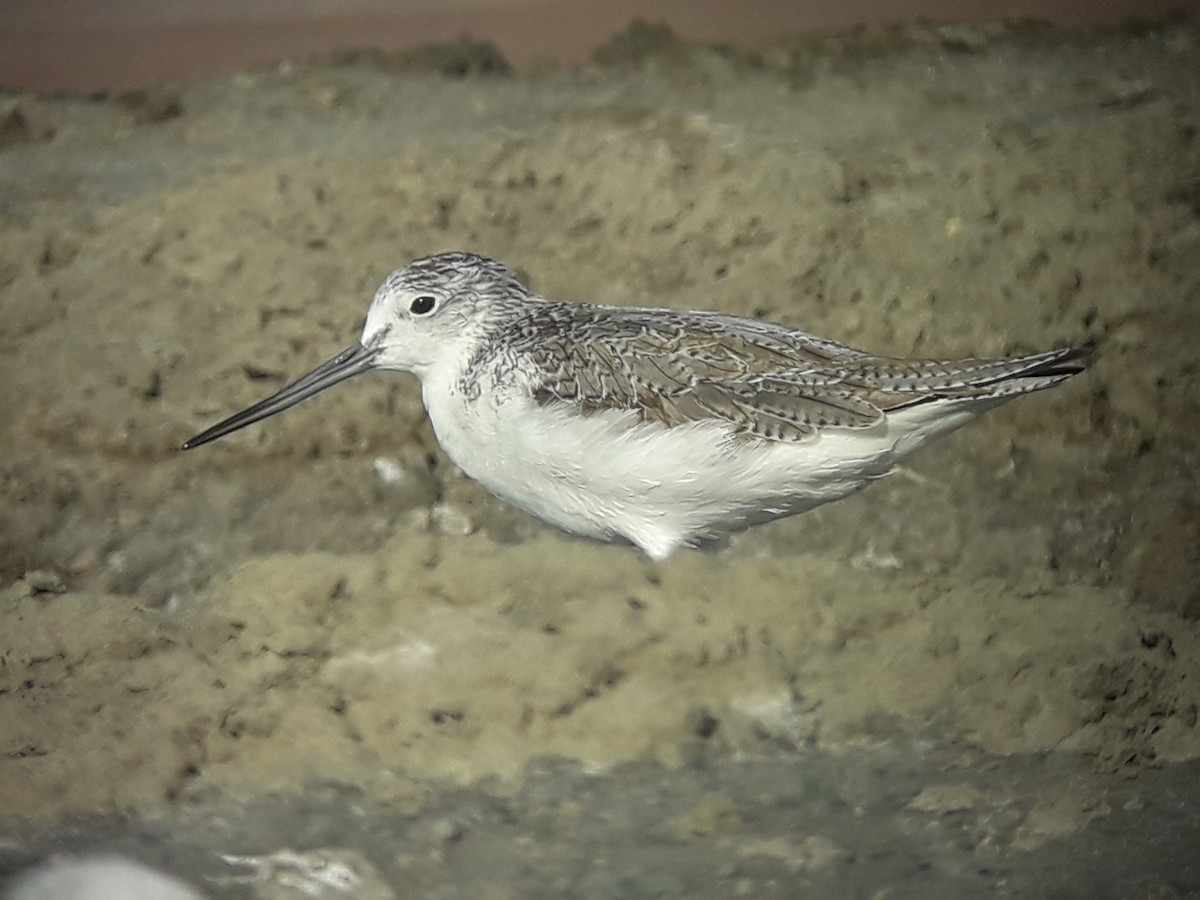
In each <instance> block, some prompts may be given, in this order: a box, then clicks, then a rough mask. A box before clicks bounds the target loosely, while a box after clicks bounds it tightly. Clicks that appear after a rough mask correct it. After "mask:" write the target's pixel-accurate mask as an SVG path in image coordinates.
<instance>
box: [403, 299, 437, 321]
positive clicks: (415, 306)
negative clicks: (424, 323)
mask: <svg viewBox="0 0 1200 900" xmlns="http://www.w3.org/2000/svg"><path fill="white" fill-rule="evenodd" d="M435 309H437V297H431V296H429V294H422V295H421V296H420V297H414V298H413V302H412V303H410V304H408V311H409V312H410V313H412V314H413V315H414V316H427V315H429V314H430V313H431V312H433V311H434V310H435Z"/></svg>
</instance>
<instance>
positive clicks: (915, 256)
mask: <svg viewBox="0 0 1200 900" xmlns="http://www.w3.org/2000/svg"><path fill="white" fill-rule="evenodd" d="M1198 134H1200V32H1197V30H1196V29H1195V28H1192V27H1189V26H1186V25H1178V24H1177V25H1167V26H1163V27H1159V28H1149V29H1139V30H1129V31H1124V32H1120V33H1109V34H1091V35H1082V34H1073V33H1066V32H1060V31H1053V30H1048V29H1043V28H1038V27H1032V26H1021V27H1001V26H996V27H978V28H962V27H955V28H936V27H914V28H905V29H898V30H889V31H874V32H860V33H856V34H849V35H839V36H836V37H830V38H819V39H817V38H804V39H800V38H796V39H786V40H780V41H778V42H776V43H774V44H772V45H770V46H767V47H765V48H763V49H762V50H761V51H755V52H752V53H748V52H737V53H734V52H732V51H725V50H720V49H712V48H704V47H695V46H688V45H684V44H681V43H678V42H675V41H673V40H672V39H671V38H670V36H669V35H667V34H664V33H661V32H658V31H655V30H653V29H645V28H641V29H634V30H632V31H630V32H629V33H627V34H626V35H624V36H622V37H621V38H619V39H618V40H615V41H614V42H612V43H611V44H610V45H608V46H607V47H606V48H605V49H604V50H603V51H602V52H601V53H600V54H598V61H597V63H596V64H595V65H592V66H588V67H585V68H582V69H546V70H542V71H537V72H526V73H520V74H513V73H512V72H510V71H508V69H507V67H506V65H505V64H504V63H503V60H501V59H499V58H498V57H497V56H496V55H494V54H491V53H489V52H487V51H486V48H479V47H473V46H466V45H464V46H460V47H454V48H440V49H439V50H435V51H429V52H425V53H423V54H419V55H416V56H408V57H402V58H397V57H386V56H382V55H378V54H351V55H343V56H341V57H339V58H336V59H328V60H322V61H317V62H308V63H287V64H281V65H279V66H277V67H274V68H271V69H269V70H259V71H253V72H245V73H241V74H238V75H235V76H232V77H229V78H226V79H223V80H219V81H210V82H201V83H190V84H183V85H164V86H161V87H159V88H155V89H152V90H149V91H143V92H137V93H132V94H126V95H122V96H118V97H101V98H62V97H60V98H50V97H36V96H29V95H18V94H9V95H6V96H4V97H3V98H2V99H0V310H2V311H3V315H2V316H0V348H2V353H0V385H2V389H0V422H2V423H3V427H2V429H0V583H2V584H3V589H2V592H0V652H2V654H3V655H2V657H0V664H2V667H0V807H2V808H0V836H2V842H0V878H3V877H6V876H11V875H12V874H13V873H15V872H17V871H19V870H21V869H23V868H24V867H25V866H27V865H29V864H30V863H33V862H36V861H38V860H40V859H42V858H43V857H45V856H47V855H48V854H51V853H55V852H87V851H97V850H119V851H121V852H124V853H126V854H127V855H130V856H132V857H135V858H138V859H142V860H145V861H147V862H151V863H154V864H156V865H158V866H160V867H162V868H165V869H167V870H169V871H172V872H175V873H177V874H179V875H181V876H182V877H184V878H186V879H187V880H189V881H190V882H191V883H193V884H194V885H196V886H198V887H199V888H201V889H202V890H203V891H205V892H206V893H207V894H209V895H211V896H214V897H271V898H276V897H280V898H281V897H300V896H328V897H334V896H360V897H380V898H385V897H401V896H404V897H409V896H412V897H439V898H448V897H484V896H486V897H496V898H502V897H513V898H517V897H540V896H546V897H552V896H581V897H584V896H586V897H649V896H688V897H696V896H712V897H725V896H752V897H759V896H763V897H765V896H780V897H791V896H797V895H799V894H802V893H809V894H811V895H812V896H863V897H867V896H888V897H942V896H944V897H955V896H966V895H972V896H981V895H999V896H1018V895H1019V896H1056V897H1066V896H1079V897H1084V896H1086V897H1107V896H1112V897H1129V896H1144V897H1175V896H1188V895H1190V894H1195V893H1197V892H1200V861H1198V860H1200V853H1197V852H1196V848H1197V847H1198V846H1200V812H1197V809H1198V803H1197V801H1198V800H1200V762H1198V760H1200V728H1198V727H1197V711H1198V708H1200V510H1198V505H1200V501H1198V499H1197V498H1198V494H1197V489H1196V488H1197V463H1198V459H1197V456H1198V454H1197V443H1198V442H1197V437H1196V433H1197V426H1198V425H1200V410H1198V396H1200V394H1198V392H1197V354H1196V350H1195V346H1196V336H1197V335H1198V334H1200V136H1198ZM447 249H468V250H474V251H478V252H483V253H486V254H489V255H493V256H496V257H498V258H500V259H502V260H505V261H506V262H508V263H509V264H511V265H513V266H514V267H517V268H518V269H519V270H520V271H521V272H522V273H524V274H525V275H526V276H527V277H528V279H529V280H530V281H531V282H532V284H533V286H534V287H535V288H536V289H537V290H539V291H541V292H543V293H545V294H547V295H548V296H552V297H556V298H561V299H579V300H591V301H598V302H604V303H614V304H636V305H662V306H683V307H702V308H711V309H720V310H724V311H728V312H734V313H741V314H750V315H759V316H764V317H768V318H771V319H776V320H780V321H784V322H788V323H792V324H796V325H800V326H803V327H806V328H809V329H811V330H813V331H816V332H818V333H821V334H825V335H828V336H830V337H835V338H838V339H841V340H844V341H846V342H848V343H851V344H855V345H858V346H862V347H865V348H868V349H871V350H875V351H878V352H883V353H890V354H895V355H929V356H957V355H963V356H966V355H1004V354H1015V353H1020V352H1026V351H1031V350H1035V349H1041V348H1047V347H1051V346H1056V345H1062V344H1075V343H1081V342H1084V341H1089V340H1090V341H1095V342H1098V343H1099V345H1100V348H1101V353H1100V357H1099V360H1098V362H1097V364H1096V365H1095V367H1094V369H1093V370H1092V371H1090V372H1088V373H1087V374H1086V375H1084V376H1082V377H1080V378H1077V379H1074V380H1073V381H1072V382H1071V383H1069V384H1067V385H1065V386H1063V387H1061V388H1058V389H1055V390H1054V391H1051V392H1047V393H1044V394H1039V395H1037V396H1034V397H1030V398H1025V399H1022V400H1020V401H1019V402H1017V403H1014V404H1012V405H1010V406H1006V407H1004V408H1003V409H1001V410H998V411H996V412H993V413H990V414H989V415H988V416H986V417H984V418H983V419H981V420H979V421H977V422H975V423H972V424H971V425H970V426H968V427H967V428H965V429H964V430H963V431H961V432H960V433H958V434H956V435H954V436H953V437H952V438H950V439H948V440H946V441H944V442H943V443H941V444H940V445H937V446H935V447H932V448H929V449H928V450H926V451H925V452H924V453H923V454H922V455H920V456H918V457H916V458H915V459H914V460H912V462H911V465H909V466H907V467H906V469H905V470H904V471H902V472H901V473H899V474H897V475H896V476H893V477H892V478H890V479H888V480H886V481H884V482H882V483H879V484H877V485H874V486H873V487H871V488H870V489H869V490H867V491H866V492H864V493H862V494H860V495H857V496H855V497H852V498H849V499H847V500H845V501H842V502H839V503H837V504H834V505H832V506H829V507H826V508H823V509H820V510H817V511H815V512H813V513H810V514H807V515H805V516H801V517H798V518H796V519H793V520H789V521H785V522H781V523H777V524H774V525H771V526H765V527H760V528H758V529H756V530H753V531H751V532H749V533H747V534H744V535H741V536H739V537H737V538H736V539H735V540H734V541H733V542H732V544H731V545H730V546H729V547H727V548H725V549H723V550H720V551H719V552H716V553H700V552H683V553H680V554H678V555H676V556H675V557H673V558H671V559H670V560H669V561H667V562H665V563H662V564H654V563H650V562H648V561H647V560H646V559H644V558H642V557H640V556H639V555H638V554H637V552H635V551H634V550H633V549H631V548H628V547H622V546H601V545H596V544H591V543H588V542H584V541H580V540H577V539H573V538H570V537H566V536H563V535H560V534H558V533H556V532H554V531H553V530H551V529H548V528H545V527H543V526H541V525H539V524H538V523H536V522H534V521H533V520H531V519H529V518H527V517H525V516H523V515H521V514H519V513H517V512H515V511H513V510H511V509H509V508H507V507H505V506H503V505H502V504H501V503H499V502H498V501H496V500H494V499H492V498H491V497H489V496H488V495H487V494H486V493H485V492H484V491H483V490H482V489H480V488H478V487H477V486H475V485H473V484H472V483H470V482H469V481H467V480H466V479H464V478H463V476H462V475H461V474H459V473H458V472H456V471H455V469H454V467H453V466H452V465H451V464H450V463H449V462H448V461H447V460H446V459H445V457H444V456H442V455H441V453H440V451H439V450H438V448H437V445H436V442H435V440H434V439H433V436H432V434H431V432H430V430H429V427H428V425H427V423H426V422H425V420H424V417H423V412H422V408H421V404H420V398H419V394H418V392H417V389H416V384H415V382H414V381H413V380H412V379H409V378H406V377H402V376H389V375H377V376H372V377H370V378H364V379H361V380H358V381H355V382H352V383H350V384H347V385H343V386H341V387H339V388H337V389H335V390H334V391H332V392H330V393H329V394H327V395H324V396H322V397H320V398H319V399H316V400H314V401H312V402H310V403H308V404H306V405H304V406H303V407H301V408H299V409H296V410H294V411H292V412H290V413H288V414H287V415H285V416H282V417H280V418H277V419H273V420H271V421H269V422H267V423H264V424H262V425H260V426H256V427H254V428H252V429H249V430H247V431H245V432H242V433H239V434H238V435H236V436H234V437H231V438H228V439H226V440H224V441H222V442H220V443H218V444H215V445H213V446H211V447H205V448H202V449H200V450H196V451H193V452H189V453H186V454H181V453H179V452H178V451H177V450H176V448H177V446H178V444H179V443H180V441H182V440H183V439H185V438H187V437H189V436H191V435H192V434H194V433H195V432H196V431H197V430H199V429H200V428H201V427H203V426H205V425H208V424H211V423H212V422H214V421H215V420H216V419H218V418H221V417H223V416H225V415H227V414H228V413H230V412H233V411H234V410H236V409H239V408H241V407H242V406H244V405H246V404H248V403H249V402H252V401H254V400H256V399H258V398H259V397H261V396H264V395H265V394H267V393H269V392H270V391H271V390H273V389H274V388H276V387H278V386H279V385H280V384H281V383H282V382H283V380H284V379H285V378H287V377H288V376H294V375H296V374H298V373H300V372H301V371H304V370H306V369H307V368H309V367H310V366H312V365H313V364H315V363H317V362H319V361H321V360H323V359H325V358H327V357H328V356H330V355H332V353H334V352H336V351H337V350H339V349H341V348H342V347H343V346H344V345H346V344H347V343H349V342H350V341H351V340H353V338H354V337H355V336H356V334H357V330H358V327H359V325H360V323H361V319H362V315H363V313H364V311H365V309H366V304H367V302H368V300H369V297H370V294H371V293H372V292H373V290H374V288H375V286H376V284H377V283H378V282H379V281H380V280H381V279H382V277H383V276H384V275H386V274H387V272H388V271H390V270H391V269H393V268H395V267H397V266H399V265H401V264H403V263H404V262H406V261H407V260H408V259H410V258H412V257H414V256H419V255H424V254H427V253H431V252H435V251H439V250H447Z"/></svg>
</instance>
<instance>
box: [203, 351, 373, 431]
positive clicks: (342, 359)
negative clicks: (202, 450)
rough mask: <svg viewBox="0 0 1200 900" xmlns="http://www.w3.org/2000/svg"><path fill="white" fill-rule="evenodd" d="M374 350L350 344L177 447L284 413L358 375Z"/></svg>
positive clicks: (367, 366)
mask: <svg viewBox="0 0 1200 900" xmlns="http://www.w3.org/2000/svg"><path fill="white" fill-rule="evenodd" d="M377 352H378V351H376V350H368V349H367V348H366V347H364V346H363V345H362V344H351V345H350V346H349V347H347V348H346V349H345V350H343V351H342V352H341V353H339V354H338V355H337V356H335V357H334V358H333V359H331V360H329V362H326V363H322V364H321V365H319V366H317V367H316V368H315V369H313V370H312V371H311V372H309V373H308V374H307V375H302V376H301V377H300V378H297V379H296V380H295V381H293V382H292V383H291V384H289V385H288V386H287V387H285V388H282V389H281V390H279V391H278V392H276V393H274V394H272V395H271V396H270V397H267V398H266V399H265V400H260V401H259V402H258V403H255V404H254V405H253V406H251V407H249V408H247V409H243V410H242V411H241V412H239V413H234V414H233V415H232V416H230V417H229V418H228V419H225V420H224V421H222V422H218V423H217V424H216V425H214V426H212V428H207V429H205V430H204V431H202V432H200V433H199V434H198V435H196V436H195V437H194V438H192V439H191V440H188V441H184V442H183V444H182V445H181V446H180V448H179V449H180V450H191V449H192V448H193V447H199V446H200V445H201V444H207V443H208V442H209V441H215V440H216V439H217V438H219V437H224V436H225V435H227V434H229V433H230V432H232V431H237V430H238V429H239V428H245V427H246V426H247V425H253V424H254V423H255V422H259V421H262V420H263V419H265V418H266V417H267V416H273V415H275V413H278V412H283V411H284V410H285V409H289V408H291V407H293V406H295V405H296V404H297V403H299V402H300V401H301V400H307V399H308V398H309V397H311V396H312V395H313V394H319V393H320V392H321V391H323V390H325V388H327V387H333V385H335V384H337V383H338V382H339V381H345V380H346V379H347V378H351V377H353V376H355V375H358V374H361V373H362V372H365V371H367V370H368V369H370V368H371V362H372V360H374V358H375V354H376V353H377Z"/></svg>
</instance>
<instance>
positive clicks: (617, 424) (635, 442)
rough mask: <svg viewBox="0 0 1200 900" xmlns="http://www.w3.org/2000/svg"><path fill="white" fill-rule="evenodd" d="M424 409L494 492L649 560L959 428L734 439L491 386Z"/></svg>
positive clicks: (428, 400)
mask: <svg viewBox="0 0 1200 900" xmlns="http://www.w3.org/2000/svg"><path fill="white" fill-rule="evenodd" d="M425 404H426V409H427V410H428V412H429V417H430V421H431V422H432V424H433V428H434V431H435V433H436V434H437V438H438V442H439V443H440V444H441V446H442V449H444V450H445V451H446V454H447V455H448V456H449V457H450V458H451V459H452V460H453V461H454V463H455V464H456V465H457V466H458V467H459V468H461V469H462V470H463V471H464V472H465V473H466V474H467V475H469V476H470V477H471V478H473V479H475V480H476V481H478V482H480V483H481V484H482V485H484V486H485V487H486V488H488V489H489V490H490V491H492V493H494V494H496V495H497V496H499V497H500V498H502V499H504V500H506V501H507V502H509V503H511V504H512V505H514V506H516V507H519V508H520V509H523V510H526V511H527V512H530V513H532V514H533V515H535V516H538V517H539V518H541V519H544V520H545V521H547V522H550V523H551V524H553V525H555V526H557V527H559V528H562V529H563V530H565V531H569V532H572V533H575V534H581V535H585V536H588V537H593V538H598V539H601V540H612V539H614V538H618V537H622V538H625V539H627V540H629V541H631V542H632V543H634V544H636V545H637V546H638V547H640V548H641V549H642V550H643V551H644V552H645V553H646V554H647V555H649V556H651V557H652V558H655V559H662V558H665V557H666V556H668V555H670V553H671V552H672V551H673V550H675V549H677V548H679V547H681V546H686V545H689V544H692V543H695V542H696V541H697V540H699V539H702V538H707V537H715V536H719V535H721V534H724V533H727V532H729V531H732V530H736V529H739V528H741V527H744V526H745V525H747V524H753V523H756V522H763V521H768V520H770V519H775V518H779V517H780V516H787V515H792V514H794V513H798V512H803V511H804V510H807V509H811V508H812V507H814V506H817V505H819V504H821V503H827V502H829V501H831V500H836V499H838V498H839V497H844V496H845V495H846V494H849V493H851V492H852V491H855V490H857V489H858V488H860V487H862V486H863V485H864V484H866V483H867V482H868V481H869V480H870V479H872V478H876V477H879V476H881V475H885V474H887V472H888V471H890V470H891V468H892V466H893V465H894V463H895V460H896V459H897V458H898V456H900V455H904V454H906V453H907V452H911V450H913V449H916V447H917V446H919V445H920V444H921V443H924V441H925V440H926V439H927V438H928V437H930V436H932V434H934V433H940V432H943V431H947V430H950V428H952V427H955V426H956V425H957V424H960V421H955V422H953V423H950V422H947V421H945V420H944V419H942V418H940V417H939V418H938V419H937V420H936V421H935V422H932V423H930V422H928V421H926V420H928V419H930V418H931V417H930V416H929V415H928V411H926V412H925V413H924V414H922V415H921V416H920V417H919V420H917V418H918V417H910V419H913V421H911V422H904V421H898V420H897V418H896V417H893V421H892V422H890V423H883V424H881V425H880V426H879V427H878V428H876V429H869V430H862V431H837V432H827V433H825V434H822V435H820V436H816V437H814V438H812V439H811V440H808V441H804V442H800V443H773V442H766V441H740V440H737V439H736V438H735V437H734V436H733V435H732V434H731V432H730V430H729V429H728V428H727V427H725V426H724V425H722V424H720V423H718V422H699V423H695V424H691V425H684V426H676V427H673V428H668V427H666V426H663V425H658V424H646V423H642V422H639V421H638V420H637V417H636V416H635V415H634V414H632V413H627V412H597V413H593V414H591V415H587V416H581V415H579V414H577V413H574V412H571V411H570V410H569V409H568V408H566V407H562V406H557V407H556V406H548V407H547V406H538V405H537V404H536V403H534V402H533V401H532V400H531V399H528V398H525V397H522V396H516V397H513V396H510V397H508V398H507V399H500V398H497V397H495V396H490V395H488V394H486V393H485V394H484V395H483V396H481V397H478V398H475V399H473V400H472V401H470V402H467V401H466V400H464V398H463V397H462V396H461V395H456V394H454V393H453V392H451V391H447V390H445V389H440V390H438V389H435V388H434V386H432V385H430V389H429V390H428V391H426V393H425ZM969 417H970V415H969V414H967V413H964V414H963V415H961V417H959V416H955V417H953V418H955V419H961V421H965V420H966V419H967V418H969ZM934 426H936V427H934ZM898 444H899V446H898Z"/></svg>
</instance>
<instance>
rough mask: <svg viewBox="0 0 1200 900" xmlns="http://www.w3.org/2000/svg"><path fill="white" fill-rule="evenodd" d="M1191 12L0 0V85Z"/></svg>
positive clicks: (535, 0)
mask: <svg viewBox="0 0 1200 900" xmlns="http://www.w3.org/2000/svg"><path fill="white" fill-rule="evenodd" d="M1198 15H1200V0H891V2H887V3H882V2H879V0H808V2H794V0H614V2H606V3H595V2H592V0H391V2H388V0H57V2H45V0H0V87H4V88H9V89H14V88H15V89H25V90H35V91H95V90H114V89H115V90H121V89H127V88H133V87H140V86H145V85H147V84H151V83H153V82H155V81H159V80H162V79H165V78H177V77H184V76H196V75H209V74H216V73H220V72H228V71H232V70H236V69H241V68H245V67H246V66H248V65H257V64H263V63H269V62H274V61H277V60H281V59H289V58H298V57H306V56H311V55H314V54H319V53H325V52H330V51H335V50H342V49H348V48H363V47H376V48H379V49H383V50H405V49H409V48H412V47H415V46H418V45H420V44H425V43H429V42H433V41H447V40H452V39H456V38H458V37H461V36H462V35H464V34H469V35H470V36H472V37H473V38H476V39H481V40H487V41H491V42H494V43H495V44H496V45H497V46H498V47H499V48H500V50H501V51H502V52H503V53H504V55H505V56H506V57H507V58H508V60H509V61H510V62H511V63H513V64H514V65H516V66H530V65H535V64H538V63H546V62H564V63H577V62H582V61H585V60H587V59H588V58H589V56H590V54H591V53H592V51H593V50H594V49H595V48H596V46H597V45H599V44H600V43H602V42H603V41H604V40H605V39H607V38H608V37H610V36H611V35H613V34H615V33H616V32H618V31H621V30H623V29H624V28H625V27H626V26H627V25H628V24H629V22H630V21H631V20H633V19H635V18H636V19H644V20H648V21H656V22H657V21H661V22H666V23H668V24H669V25H670V26H671V27H672V29H674V31H675V32H676V33H677V34H679V35H680V36H681V37H684V38H687V39H690V40H694V41H719V42H723V43H729V44H733V45H737V46H745V45H753V44H757V43H759V42H762V41H764V40H767V39H769V38H772V37H775V36H778V35H780V34H785V33H788V32H796V31H828V30H835V29H841V28H846V27H850V26H855V25H864V24H865V25H872V24H886V23H891V22H903V21H912V20H913V19H916V18H925V19H932V20H936V21H942V22H977V21H996V20H1001V19H1013V18H1034V19H1041V20H1045V21H1049V22H1053V23H1055V24H1059V25H1068V26H1089V25H1100V26H1112V25H1117V24H1121V23H1123V22H1127V21H1135V20H1142V21H1155V20H1161V19H1162V18H1164V17H1169V16H1182V17H1187V18H1193V19H1194V18H1196V17H1197V16H1198Z"/></svg>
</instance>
